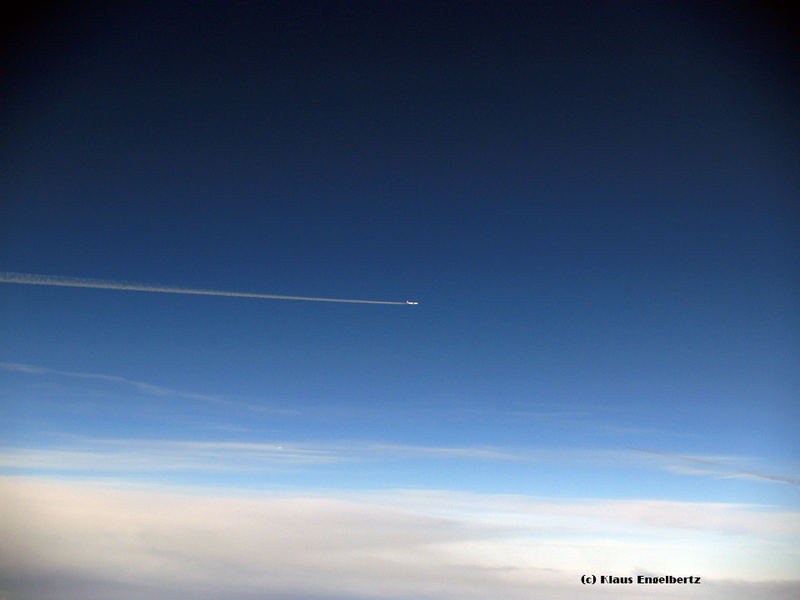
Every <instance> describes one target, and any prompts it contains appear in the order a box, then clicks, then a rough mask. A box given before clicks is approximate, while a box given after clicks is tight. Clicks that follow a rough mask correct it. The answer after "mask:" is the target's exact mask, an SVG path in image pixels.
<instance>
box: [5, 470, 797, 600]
mask: <svg viewBox="0 0 800 600" xmlns="http://www.w3.org/2000/svg"><path fill="white" fill-rule="evenodd" d="M799 523H800V521H798V515H797V513H788V514H787V513H772V512H769V511H765V510H764V509H763V508H761V507H753V506H743V505H726V504H705V503H681V502H652V501H636V500H627V501H606V500H591V501H570V500H545V499H539V498H529V497H523V496H495V495H480V494H460V493H453V492H447V491H439V492H434V491H427V492H425V491H414V490H407V491H393V492H371V493H370V492H363V493H361V492H327V493H322V492H318V493H316V494H307V493H299V492H298V493H287V492H284V493H282V494H280V495H275V494H273V495H270V496H266V495H265V496H255V495H252V494H250V495H245V494H243V493H242V492H235V491H227V492H224V491H220V490H216V491H208V490H206V491H202V490H197V489H194V490H175V489H173V490H166V489H160V488H157V487H151V488H149V489H140V490H132V489H125V488H123V487H111V486H108V485H98V484H89V483H85V482H58V481H45V480H36V479H24V478H8V477H7V478H0V539H2V540H3V544H2V550H0V581H7V582H16V584H14V585H11V584H8V585H7V586H6V587H4V584H0V592H5V593H6V594H7V595H8V597H9V599H13V600H17V599H20V600H22V599H25V598H32V597H38V598H43V599H48V598H68V597H75V598H78V597H84V598H93V597H95V598H99V597H102V596H101V595H98V591H97V590H102V589H104V586H106V587H108V586H111V589H118V590H120V594H115V593H112V594H111V595H112V596H114V597H126V598H137V599H138V598H141V599H145V598H151V597H159V598H176V599H177V598H212V597H225V598H232V599H236V600H238V599H244V598H256V597H260V598H265V597H268V598H274V599H289V598H314V597H317V598H396V599H401V598H403V599H404V598H409V599H411V598H414V599H420V598H427V599H431V600H434V599H436V600H439V599H441V600H450V599H455V598H459V599H461V598H465V599H477V598H487V599H488V598H509V599H512V600H513V599H523V598H524V599H526V600H527V599H529V598H532V597H538V598H548V599H549V598H563V599H573V598H581V599H584V598H586V595H587V593H591V594H592V595H593V596H597V597H603V598H612V597H614V598H617V597H619V598H641V597H653V598H660V597H663V598H667V597H683V596H684V595H686V596H689V595H691V597H692V598H720V599H721V598H752V597H759V598H768V597H770V595H769V594H774V595H773V596H772V597H774V598H778V597H780V594H781V593H783V594H785V595H784V597H788V594H791V593H795V592H797V591H800V581H798V579H800V573H798V569H797V566H796V565H797V564H800V562H798V560H797V559H798V558H799V557H798V550H797V548H798V547H800V545H798V543H797V542H798V533H799V532H800V524H799ZM582 573H596V574H598V575H599V574H616V575H631V574H638V573H655V574H673V575H677V576H680V575H690V574H694V575H699V576H701V577H703V584H702V585H701V586H700V587H699V588H696V589H692V590H690V591H687V590H686V589H685V588H681V589H680V590H677V589H676V588H674V587H670V586H658V587H648V588H647V590H646V592H643V590H642V588H639V587H636V586H630V587H627V588H601V587H598V586H596V587H595V588H594V589H592V590H591V592H590V591H589V590H587V589H585V588H584V587H583V586H582V585H581V584H580V583H579V577H580V575H581V574H582ZM733 579H737V580H739V581H738V582H734V581H733ZM778 579H784V580H792V581H791V582H789V583H788V584H777V583H774V582H771V580H778ZM54 581H60V582H68V583H69V586H67V588H66V589H65V588H64V587H63V586H62V588H61V589H60V590H58V589H57V588H56V587H53V588H52V589H50V588H48V587H47V585H46V583H47V582H54ZM70 586H71V587H70ZM67 592H69V593H67ZM81 593H83V596H81ZM70 594H72V595H71V596H70ZM93 594H94V595H93ZM106 597H109V596H108V593H106Z"/></svg>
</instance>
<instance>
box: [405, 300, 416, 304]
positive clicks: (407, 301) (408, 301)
mask: <svg viewBox="0 0 800 600" xmlns="http://www.w3.org/2000/svg"><path fill="white" fill-rule="evenodd" d="M406 304H419V302H412V301H411V300H406Z"/></svg>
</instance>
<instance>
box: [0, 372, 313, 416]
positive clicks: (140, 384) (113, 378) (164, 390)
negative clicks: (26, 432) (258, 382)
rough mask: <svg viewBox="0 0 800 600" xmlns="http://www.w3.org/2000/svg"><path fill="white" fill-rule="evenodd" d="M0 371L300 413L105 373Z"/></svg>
mask: <svg viewBox="0 0 800 600" xmlns="http://www.w3.org/2000/svg"><path fill="white" fill-rule="evenodd" d="M0 369H3V370H6V371H14V372H17V373H27V374H29V375H48V376H57V377H69V378H73V379H84V380H93V381H103V382H107V383H113V384H119V385H121V386H125V387H129V388H133V389H135V390H136V391H138V392H140V393H142V394H145V395H147V396H155V397H159V398H182V399H186V400H199V401H201V402H209V403H213V404H220V405H225V406H232V407H238V408H245V409H248V410H252V411H256V412H269V413H277V414H298V411H296V410H292V409H283V408H270V407H263V406H258V405H254V404H248V403H246V402H238V401H235V400H230V399H229V398H226V397H223V396H216V395H211V394H201V393H197V392H189V391H185V390H176V389H172V388H168V387H164V386H160V385H154V384H152V383H147V382H144V381H137V380H135V379H128V378H126V377H120V376H118V375H107V374H103V373H83V372H80V371H63V370H59V369H50V368H47V367H40V366H37V365H29V364H23V363H13V362H0Z"/></svg>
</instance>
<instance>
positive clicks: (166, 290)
mask: <svg viewBox="0 0 800 600" xmlns="http://www.w3.org/2000/svg"><path fill="white" fill-rule="evenodd" d="M0 283H19V284H23V285H56V286H62V287H76V288H98V289H101V290H125V291H129V292H157V293H161V294H190V295H192V296H228V297H233V298H262V299H268V300H304V301H306V302H346V303H348V304H399V305H404V306H405V305H409V304H416V302H411V301H410V300H406V301H404V302H394V301H388V300H348V299H344V298H311V297H307V296H278V295H276V294H250V293H247V292H224V291H220V290H194V289H190V288H179V287H166V286H159V285H144V284H140V283H128V282H121V281H103V280H102V279H79V278H77V277H57V276H55V275H34V274H32V273H8V272H5V273H4V272H0Z"/></svg>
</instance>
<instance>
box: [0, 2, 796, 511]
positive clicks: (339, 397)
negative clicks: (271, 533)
mask: <svg viewBox="0 0 800 600" xmlns="http://www.w3.org/2000/svg"><path fill="white" fill-rule="evenodd" d="M289 4H290V6H280V7H279V6H273V5H271V4H268V5H267V6H264V5H260V4H257V3H253V4H246V3H219V4H218V3H203V4H200V5H196V3H182V2H177V3H137V4H136V5H135V6H128V7H126V8H115V9H108V8H105V9H99V8H94V9H88V8H83V9H77V8H73V9H67V8H52V9H50V12H49V13H48V14H39V15H37V16H36V17H34V18H32V19H31V20H29V21H28V22H26V24H25V27H26V29H22V30H20V31H22V32H23V33H20V34H19V36H18V38H16V39H15V40H12V46H11V49H12V53H11V56H12V60H10V61H9V62H8V64H7V65H5V68H6V73H7V75H8V77H9V81H11V85H10V86H9V89H8V93H7V94H5V98H4V100H3V101H2V108H3V110H2V114H3V117H2V127H1V128H2V130H3V131H4V133H3V146H4V150H3V172H4V176H3V180H4V182H3V184H2V186H3V187H2V194H3V196H4V198H5V201H4V202H3V203H2V213H0V219H2V223H3V226H2V239H1V240H0V269H2V270H6V271H17V272H31V273H44V274H53V275H64V276H75V277H91V278H101V279H102V278H105V279H112V280H127V281H133V282H144V283H154V284H164V285H175V286H186V287H192V288H196V287H201V288H212V289H220V290H233V291H245V292H264V293H273V294H291V295H303V296H327V297H345V298H365V299H386V300H405V299H412V300H418V301H419V302H420V305H419V306H418V307H405V306H403V307H395V306H359V305H324V304H313V303H289V302H280V301H256V300H246V299H237V298H217V297H190V296H170V295H157V294H142V293H133V292H118V291H106V290H91V289H67V288H45V287H30V286H13V285H9V284H2V287H0V294H1V295H0V302H2V311H0V312H1V316H0V327H1V328H2V329H0V331H2V338H3V340H4V341H3V344H2V355H0V357H1V358H2V360H4V361H7V362H9V363H20V364H28V365H36V366H39V367H44V368H47V369H53V370H57V371H64V372H76V373H95V374H107V375H113V376H118V377H124V378H127V379H130V380H135V381H142V382H147V383H150V384H153V385H157V386H162V387H165V388H170V389H174V390H182V391H186V392H195V393H200V394H209V395H215V396H220V397H225V398H227V399H229V400H232V401H233V400H235V401H238V402H242V403H243V404H249V405H258V406H261V407H267V408H270V409H280V410H288V411H296V413H283V412H266V413H254V412H253V411H252V410H250V409H246V408H242V407H240V408H232V407H231V406H225V407H222V406H218V405H213V404H212V403H204V402H198V401H195V400H190V399H187V398H185V397H170V398H167V399H164V398H158V397H154V396H148V395H147V394H142V393H141V392H139V391H137V390H136V389H133V388H131V387H130V386H126V385H124V384H122V385H118V384H113V383H109V382H103V381H100V380H92V379H85V378H84V379H81V378H76V377H71V376H63V375H31V374H27V373H21V372H18V371H8V370H7V371H6V372H4V373H3V374H2V378H3V382H4V383H3V388H4V390H5V392H4V396H5V400H4V401H3V402H4V409H3V411H2V412H3V413H4V417H3V418H2V422H1V423H0V433H2V436H3V437H4V438H6V439H7V440H9V441H11V442H14V443H17V442H20V443H21V442H25V443H27V444H29V445H39V444H41V445H44V446H47V445H52V444H55V443H58V442H57V441H54V440H57V439H61V438H58V436H59V435H66V434H70V435H79V436H86V437H90V438H103V439H110V438H136V439H140V438H141V439H173V440H186V439H191V440H212V439H213V440H219V439H224V440H244V441H265V440H266V441H274V440H277V441H280V440H294V441H300V442H311V441H320V440H349V441H365V440H368V441H378V442H383V443H393V444H418V445H425V446H458V447H464V446H470V447H471V446H476V447H478V446H480V447H483V446H491V447H503V448H515V449H528V450H530V449H542V448H545V449H555V448H583V449H588V451H591V450H597V451H606V450H612V451H626V450H627V449H628V448H629V447H642V448H648V449H655V450H659V451H664V452H675V453H680V454H697V455H715V456H736V457H742V460H745V461H749V460H753V461H762V464H765V465H771V466H772V467H774V468H778V469H781V470H784V471H785V470H789V471H790V473H785V474H792V473H793V474H794V475H796V474H797V470H796V469H797V465H798V453H800V446H799V445H798V439H800V438H798V436H797V434H796V432H797V423H798V418H799V417H800V408H799V406H800V405H798V402H797V397H798V395H797V394H798V387H799V384H800V376H799V375H798V365H797V357H798V356H800V322H799V318H798V315H799V314H800V313H798V310H797V308H798V306H797V298H798V292H799V291H800V289H799V287H800V286H798V272H800V250H798V244H797V231H798V224H800V223H798V221H799V220H798V211H797V198H798V197H800V176H798V172H799V171H798V169H797V157H798V151H799V150H800V147H798V140H800V136H799V135H798V134H799V133H800V117H799V116H798V115H799V114H800V113H798V112H797V110H796V108H797V100H798V93H797V92H798V90H797V85H796V81H797V69H796V65H794V64H793V63H792V62H791V61H790V58H789V56H790V52H791V51H792V49H794V47H795V46H796V44H795V43H794V42H792V41H791V40H790V39H789V37H788V35H787V34H786V31H785V30H784V29H782V28H781V26H780V17H781V15H780V14H777V15H776V14H774V13H771V12H770V11H769V10H757V9H753V8H748V7H747V5H734V6H733V7H732V8H731V9H729V10H725V11H721V10H719V9H717V8H715V7H714V6H713V5H703V6H700V7H696V6H693V5H692V4H684V3H679V4H678V5H675V3H663V4H662V3H566V4H562V3H558V4H557V5H554V6H550V5H547V4H546V3H541V4H536V5H529V4H512V3H486V4H480V3H478V4H473V3H466V4H462V3H459V4H457V5H456V4H448V3H444V4H440V3H419V4H418V3H363V4H362V3H341V4H338V3H334V4H320V5H317V4H312V3H303V5H302V6H295V3H289ZM223 426H224V427H227V428H228V429H226V430H221V429H219V428H220V427H223ZM215 427H216V429H215ZM639 459H642V460H643V458H642V457H637V459H636V460H639ZM419 462H420V463H425V464H417V462H415V461H413V460H402V461H395V462H392V461H389V464H388V465H387V464H385V463H380V464H379V465H376V464H374V463H367V464H360V463H359V464H358V465H353V464H350V465H338V466H335V467H330V468H329V469H310V470H308V471H302V472H300V473H299V474H298V473H296V472H295V473H294V474H290V473H286V472H284V473H283V474H282V475H281V477H283V478H284V480H283V481H285V482H287V483H293V484H301V483H302V484H303V485H309V486H322V487H325V486H341V487H348V486H351V487H353V486H354V487H359V486H366V487H369V485H376V486H398V487H403V486H414V485H417V486H430V487H436V486H447V487H453V488H465V489H484V490H486V489H488V490H494V491H520V490H525V489H526V486H530V488H528V489H527V490H526V491H533V492H534V493H539V494H544V495H559V494H563V495H565V496H579V495H581V494H583V493H587V494H588V495H593V496H595V497H631V496H638V497H669V498H699V499H703V500H715V499H725V500H728V499H734V500H743V501H752V500H764V498H769V499H770V500H771V501H780V502H789V503H795V504H796V497H797V496H796V490H795V489H788V491H787V490H786V489H784V488H786V487H788V486H777V485H772V486H771V487H770V489H769V490H766V487H768V484H765V483H763V482H762V483H757V482H750V481H741V480H720V481H712V480H709V479H705V478H701V477H692V476H687V475H676V474H672V473H667V474H665V473H661V472H651V471H646V470H644V469H640V468H639V467H638V466H624V465H622V466H618V467H616V468H615V467H613V466H610V465H605V466H604V467H603V470H602V472H601V473H599V472H598V471H597V469H596V465H589V466H587V465H586V464H582V465H571V466H569V465H568V466H567V467H565V466H564V465H561V464H557V465H553V464H548V465H546V466H539V467H536V466H534V467H531V465H530V464H527V463H503V464H502V465H501V466H498V465H496V464H494V463H480V462H478V463H476V462H468V463H462V462H458V461H450V462H447V463H442V462H436V461H434V464H433V465H432V466H431V465H430V464H429V463H426V461H419ZM426 465H427V466H426ZM744 467H747V465H744ZM570 469H571V470H570ZM631 469H632V471H631ZM792 469H794V470H793V471H792ZM532 470H533V471H532ZM532 473H535V476H534V475H533V474H532ZM631 473H635V477H633V479H632V477H631ZM208 477H211V478H212V479H213V477H214V476H208ZM220 477H222V476H220ZM278 480H279V481H280V478H279V479H278ZM531 480H534V481H535V483H531ZM578 480H580V481H583V483H582V484H580V485H579V484H578V483H577V481H578ZM271 481H273V482H274V481H275V480H274V479H272V480H271ZM239 483H242V482H241V481H239ZM582 486H583V487H582Z"/></svg>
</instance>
